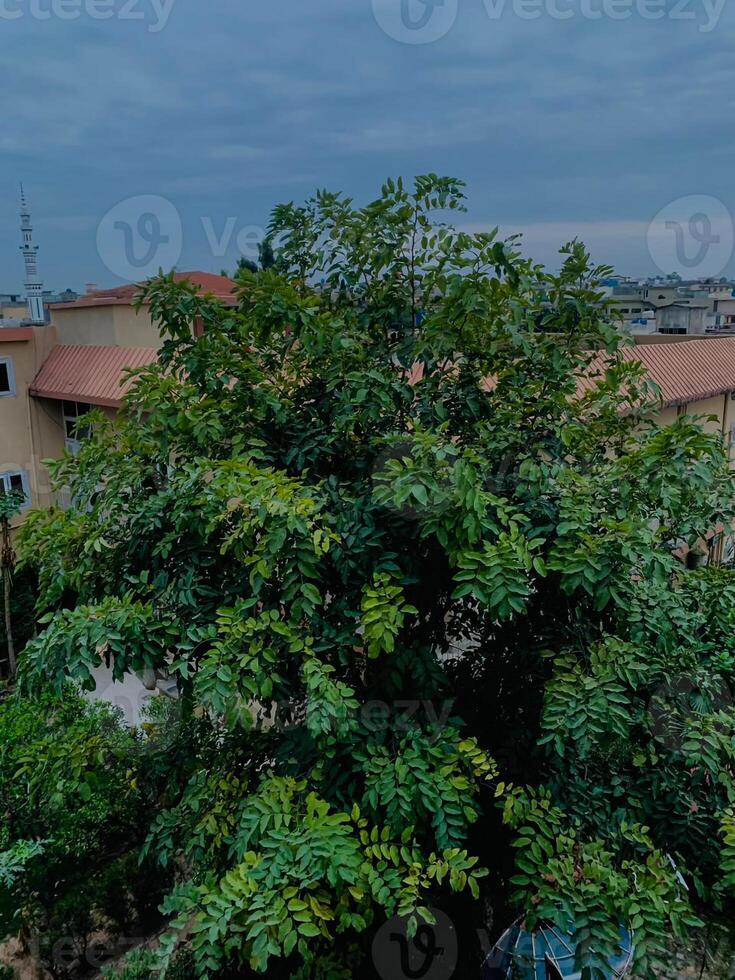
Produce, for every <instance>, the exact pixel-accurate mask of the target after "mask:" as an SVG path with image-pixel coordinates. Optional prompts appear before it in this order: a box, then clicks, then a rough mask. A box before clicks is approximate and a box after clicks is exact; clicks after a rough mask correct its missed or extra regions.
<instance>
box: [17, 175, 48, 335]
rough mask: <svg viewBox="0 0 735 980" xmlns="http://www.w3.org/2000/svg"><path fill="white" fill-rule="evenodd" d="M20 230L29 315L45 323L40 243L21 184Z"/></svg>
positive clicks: (33, 320)
mask: <svg viewBox="0 0 735 980" xmlns="http://www.w3.org/2000/svg"><path fill="white" fill-rule="evenodd" d="M20 230H21V234H22V235H23V244H22V245H21V246H20V250H21V252H22V253H23V261H24V262H25V267H26V298H27V299H28V316H29V318H30V321H31V323H45V322H46V314H45V313H44V311H43V283H42V282H41V280H40V279H39V277H38V264H37V262H36V256H37V253H38V245H34V244H33V228H32V227H31V212H30V210H29V208H28V204H27V203H26V196H25V194H24V193H23V185H22V184H21V185H20Z"/></svg>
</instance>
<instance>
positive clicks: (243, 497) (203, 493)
mask: <svg viewBox="0 0 735 980" xmlns="http://www.w3.org/2000/svg"><path fill="white" fill-rule="evenodd" d="M462 210H463V191H462V184H461V183H460V182H459V181H457V180H454V179H451V178H440V177H437V176H434V175H429V176H425V177H419V178H417V179H416V181H415V184H414V185H413V186H411V187H409V186H407V185H406V184H404V183H403V182H401V181H397V182H394V181H390V180H389V181H388V182H387V183H386V184H385V186H384V187H383V188H382V192H381V195H380V197H379V198H378V199H377V200H376V201H375V202H373V203H371V204H369V205H368V206H366V207H357V206H356V205H354V204H353V202H352V201H351V200H349V199H346V198H344V197H342V196H340V195H336V194H331V193H327V192H321V193H319V194H318V195H317V196H316V197H315V198H314V199H312V200H310V201H308V202H307V203H306V204H305V205H303V206H296V205H294V204H288V205H283V206H280V207H278V208H276V209H275V211H274V213H273V218H272V223H271V227H270V229H269V235H270V236H272V240H273V241H274V243H275V248H276V251H277V255H278V262H277V263H276V265H275V266H274V267H273V268H270V269H266V270H261V271H258V272H256V273H253V272H250V271H248V270H243V271H242V272H241V273H240V276H239V285H240V293H239V307H238V309H237V310H235V311H233V310H229V309H224V308H223V307H221V306H220V305H219V304H218V303H217V302H215V301H214V300H213V299H211V298H206V297H200V296H198V295H197V292H196V289H195V288H194V287H193V286H190V285H188V284H186V283H177V282H174V281H173V280H172V279H171V278H166V277H162V278H161V279H159V280H157V281H155V282H153V283H151V284H150V285H148V286H147V287H146V289H145V298H146V301H147V303H148V304H149V308H150V311H151V314H152V316H153V317H154V319H155V320H156V322H157V323H158V324H159V325H160V329H161V333H162V337H163V346H162V349H161V354H160V361H159V363H158V364H157V365H154V366H152V367H150V368H147V369H145V370H142V371H140V372H139V379H138V382H137V385H136V386H135V388H134V390H133V392H132V393H131V395H130V396H129V398H128V401H127V405H126V408H125V410H124V412H123V413H122V415H121V417H120V419H119V420H117V421H114V422H111V421H104V420H103V419H102V418H100V419H98V420H97V423H96V427H95V435H94V438H93V439H92V440H91V441H89V442H88V443H87V444H85V446H84V447H83V449H82V451H81V452H80V454H79V455H78V456H77V457H76V458H73V459H72V458H71V457H67V458H66V459H65V460H63V461H62V462H61V463H59V464H58V465H57V466H56V467H55V476H56V479H57V480H58V481H59V483H60V484H61V485H70V486H71V488H72V491H73V499H74V500H75V502H76V505H75V507H73V508H72V509H71V510H69V511H67V512H65V513H61V512H59V511H56V510H52V511H48V512H44V513H37V514H34V515H33V516H32V517H31V518H30V519H29V521H28V522H27V524H26V528H25V532H24V553H25V555H26V561H27V562H29V563H31V564H33V565H34V567H35V569H36V571H37V573H38V576H39V581H40V584H41V598H40V605H41V609H42V612H43V613H44V614H45V618H44V620H43V626H44V629H43V632H42V633H41V635H40V636H39V637H38V639H37V640H35V641H33V642H32V643H31V644H30V645H29V646H28V647H27V649H26V651H25V652H24V655H23V660H22V664H21V673H22V676H23V679H24V683H26V684H27V685H33V684H34V683H36V682H38V681H39V679H43V680H44V681H47V680H51V681H53V682H54V683H57V684H62V683H63V682H64V681H65V680H66V679H67V678H72V679H74V680H76V681H78V682H80V683H81V684H83V685H87V686H89V685H90V684H91V683H92V671H93V670H94V668H95V667H96V666H97V665H99V663H100V661H101V660H104V661H107V662H108V663H110V664H111V665H112V666H113V667H114V671H115V674H116V675H117V676H122V675H124V674H125V673H127V672H129V671H140V670H143V669H147V668H155V669H158V670H163V671H166V672H167V673H168V674H169V675H170V676H172V677H173V678H175V679H176V680H177V681H178V685H179V688H180V691H181V696H182V711H183V717H182V724H181V726H180V728H179V729H178V730H177V732H176V733H175V737H176V738H177V739H178V740H179V742H180V743H183V742H184V741H185V740H189V743H188V744H190V746H191V749H190V752H189V753H188V755H186V753H182V755H183V756H184V757H185V758H186V759H187V764H186V765H182V766H180V767H179V769H178V770H177V775H176V777H175V778H172V779H171V782H170V786H169V789H168V793H167V797H166V799H165V801H164V802H165V805H164V807H163V809H162V810H161V812H160V813H159V815H158V817H157V819H156V820H155V823H154V825H153V826H152V828H151V833H150V836H149V840H148V844H147V849H148V852H149V853H151V854H156V855H157V856H158V858H159V859H160V860H161V861H162V862H163V863H164V864H165V863H168V864H169V865H171V864H174V862H175V863H176V866H177V867H179V868H181V869H185V871H182V881H181V884H180V887H178V888H177V890H176V891H175V892H174V894H173V895H172V896H171V898H170V900H169V902H168V909H169V911H171V912H172V913H173V914H174V916H175V919H176V922H177V923H178V924H179V925H180V926H181V928H182V930H183V931H182V933H181V939H182V941H188V942H189V943H190V944H191V946H192V948H193V951H194V956H195V960H196V963H197V968H198V970H199V972H200V974H201V975H202V976H211V975H213V974H215V973H216V972H217V971H218V970H221V969H224V968H225V967H227V966H231V965H233V964H235V965H237V964H243V963H248V964H250V967H251V968H252V969H254V970H256V971H265V970H266V969H268V971H269V975H273V976H276V975H281V974H279V973H277V972H276V971H278V970H280V969H283V971H284V972H283V975H284V976H293V977H325V978H326V977H351V976H353V975H359V969H360V966H359V965H360V964H361V963H365V962H367V961H369V955H370V941H371V937H372V934H373V931H374V930H375V929H376V928H377V927H379V926H380V925H381V924H382V923H383V922H384V921H385V920H386V919H387V918H390V917H392V916H394V915H400V916H402V917H404V918H405V919H406V920H407V923H408V930H409V934H410V933H411V932H413V931H415V929H416V928H417V925H418V924H419V923H420V922H421V920H422V919H430V918H431V916H432V913H431V911H430V909H431V908H432V907H433V908H439V909H443V910H445V911H450V913H451V914H454V915H455V921H459V920H458V919H457V918H456V910H457V909H459V910H461V916H462V927H463V928H464V923H465V921H466V922H467V923H469V924H470V927H471V928H470V931H471V929H472V928H475V927H482V926H483V925H489V919H488V910H489V909H492V910H493V912H494V920H495V925H494V928H496V929H497V928H498V927H500V926H502V925H504V924H505V925H508V924H509V923H510V921H511V920H512V918H513V917H514V916H515V915H518V914H524V915H527V916H528V923H529V925H530V926H533V924H534V923H535V922H537V921H538V920H540V919H551V920H554V921H556V922H557V923H559V924H560V925H564V926H565V927H571V928H573V929H574V930H575V932H576V937H577V940H578V941H579V943H580V955H581V956H584V958H585V962H586V963H587V964H588V965H590V966H591V968H592V974H591V975H593V976H595V975H597V974H596V973H595V971H596V970H597V969H598V968H600V964H601V963H602V961H603V960H604V959H605V957H606V956H607V955H609V954H610V953H611V952H612V951H613V950H614V948H615V945H616V943H617V941H618V938H619V934H620V932H619V930H620V926H621V924H622V925H626V926H627V927H629V928H631V929H632V930H633V931H634V932H635V937H636V957H637V967H636V969H637V972H638V974H639V975H641V976H652V977H653V976H655V975H656V966H655V961H656V957H657V956H659V955H661V954H663V953H664V952H665V950H666V947H667V944H668V942H669V940H670V939H671V938H672V937H676V936H680V935H684V934H685V933H686V931H687V930H688V929H690V928H692V927H694V926H695V925H696V922H697V920H698V919H706V920H707V921H708V922H717V921H720V920H725V919H727V916H728V914H729V915H731V914H732V903H731V900H732V889H733V886H734V885H735V809H733V805H734V804H735V782H734V772H733V764H734V759H735V748H734V746H735V742H734V741H733V736H734V735H735V712H734V711H733V705H732V699H731V698H730V697H728V692H729V691H730V689H731V686H732V684H733V682H734V681H735V663H734V661H733V640H732V625H733V611H734V609H735V585H734V584H733V579H732V573H731V571H730V570H729V569H714V568H712V569H710V568H707V569H704V570H702V569H700V570H687V568H686V567H685V565H684V564H683V563H682V561H681V560H680V558H678V557H676V556H675V554H674V551H675V549H678V548H681V547H682V546H686V545H690V546H693V545H694V544H695V542H696V541H697V540H698V539H699V538H701V537H702V536H706V535H707V533H708V532H710V531H712V530H713V529H717V528H720V530H721V529H722V528H725V527H729V526H730V524H731V521H732V516H733V514H732V505H733V499H734V495H733V481H732V477H731V474H730V471H729V468H728V460H727V454H726V452H725V451H724V448H723V445H722V440H721V438H720V437H719V436H716V435H711V434H707V433H705V432H704V431H703V430H702V428H701V427H699V426H698V425H697V424H696V423H695V422H694V421H692V420H690V419H688V418H680V419H679V420H678V421H677V422H676V424H674V425H671V426H669V427H666V428H660V427H658V426H657V425H655V424H654V423H653V422H651V421H649V420H648V416H649V414H650V412H649V410H650V406H651V404H652V403H653V402H654V401H655V398H656V391H655V390H654V389H653V387H652V386H651V385H650V384H649V383H648V382H647V381H646V379H645V377H644V376H643V372H642V369H641V368H640V366H637V365H634V364H631V363H629V362H627V361H625V360H624V359H623V358H621V357H620V346H621V344H622V343H623V341H622V340H621V333H620V331H619V328H618V324H617V323H616V322H615V320H614V317H613V315H612V314H611V313H610V312H609V311H608V309H607V307H606V305H605V302H604V300H603V296H602V292H601V290H600V288H599V286H598V283H599V281H600V280H601V279H602V278H605V277H607V276H609V275H610V272H611V270H610V269H608V268H594V267H592V265H591V263H590V259H589V256H588V254H587V253H586V251H585V249H584V248H583V247H582V245H580V244H579V243H577V242H573V243H570V244H569V245H567V246H565V247H564V248H563V249H562V256H563V265H562V268H561V271H560V272H558V273H554V272H550V271H547V270H544V269H543V268H542V267H540V266H538V265H535V264H534V263H533V262H531V261H530V260H528V259H526V258H524V257H523V256H522V255H521V253H520V247H519V243H518V242H517V241H516V240H513V239H512V240H509V241H502V240H499V239H498V237H497V234H496V233H494V232H488V233H474V234H469V233H466V232H463V231H461V230H457V229H456V228H454V227H452V225H451V224H448V223H446V222H447V221H448V220H449V218H451V216H452V214H453V213H458V212H461V211H462ZM195 317H201V318H202V320H203V322H204V324H205V330H204V333H203V336H201V337H199V338H195V337H193V335H192V330H191V324H192V322H193V321H194V318H195ZM599 351H606V352H607V355H608V364H607V367H606V368H603V369H602V370H601V371H600V372H599V375H598V376H597V379H596V380H597V383H596V384H594V385H592V384H589V383H587V384H582V383H581V379H587V381H589V376H590V371H591V370H592V368H591V365H592V363H593V357H594V355H595V354H596V353H597V352H599ZM487 871H489V872H490V874H489V875H487ZM453 896H454V897H453ZM458 896H459V897H458ZM456 903H460V904H456ZM462 903H463V904H462ZM462 953H463V955H464V956H465V957H466V964H465V967H463V969H462V971H461V975H462V976H470V975H477V973H476V972H475V973H474V974H473V972H472V971H473V970H474V971H477V965H476V964H477V957H478V956H479V948H478V946H477V945H476V944H473V943H472V942H470V941H469V939H467V941H465V942H463V944H462ZM473 957H474V959H475V965H474V966H473V965H472V961H473ZM279 963H280V964H282V965H280V966H279ZM370 975H372V974H370Z"/></svg>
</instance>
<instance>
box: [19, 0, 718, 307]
mask: <svg viewBox="0 0 735 980" xmlns="http://www.w3.org/2000/svg"><path fill="white" fill-rule="evenodd" d="M402 2H403V3H404V5H405V6H404V8H403V9H401V3H402ZM504 2H505V5H504V6H503V3H504ZM664 5H666V6H665V7H664ZM718 7H720V8H721V9H719V10H718ZM570 12H571V13H570ZM559 15H561V16H559ZM103 18H104V19H103ZM424 22H425V23H424ZM422 25H423V26H422ZM0 32H2V42H3V43H2V52H3V58H2V65H3V69H4V70H3V83H2V88H3V96H2V98H3V106H2V108H3V112H2V116H1V117H0V176H1V177H2V180H1V181H0V187H1V188H2V193H1V194H0V212H1V217H2V228H3V233H2V235H1V236H0V258H1V259H2V266H3V276H2V279H1V280H0V291H2V290H19V289H20V288H21V284H22V281H23V270H22V263H21V258H20V254H19V252H18V243H19V232H18V215H17V212H18V182H19V181H20V180H23V181H24V182H25V186H26V192H27V195H28V198H29V201H30V203H31V206H32V211H33V219H34V229H35V236H36V241H37V243H38V244H39V246H40V253H39V264H40V270H41V272H42V275H43V278H44V282H45V285H46V287H47V288H53V289H61V288H64V287H67V286H71V287H73V288H77V289H78V288H81V287H83V286H84V284H85V283H86V282H95V283H98V284H99V285H100V286H103V285H111V284H114V283H115V282H117V281H119V280H120V278H132V277H134V276H135V269H137V268H138V266H139V265H140V266H141V267H142V264H143V260H144V259H145V258H147V257H149V256H148V255H147V252H150V253H151V254H152V253H153V252H155V253H156V254H155V256H154V259H156V258H159V257H160V258H161V259H162V260H163V261H166V260H167V258H168V257H169V256H172V257H173V259H174V261H175V262H176V264H177V266H178V268H179V269H182V270H186V269H202V270H208V271H216V272H218V271H219V270H220V269H221V268H222V267H223V266H224V267H231V266H232V265H233V264H234V262H235V260H236V257H237V254H238V240H239V242H240V245H241V246H242V247H244V248H246V249H247V248H251V247H252V243H253V241H254V239H255V237H256V236H257V231H256V229H258V228H262V227H263V226H264V225H265V223H266V222H267V218H268V213H269V211H270V209H271V207H272V206H273V205H274V204H275V203H277V202H279V201H284V200H292V199H293V200H297V201H298V200H302V199H303V198H305V197H306V196H308V195H309V194H310V193H311V192H312V191H313V190H314V189H315V188H316V187H317V186H326V187H329V188H332V189H340V190H343V191H344V192H346V193H348V194H350V195H351V196H354V197H355V198H356V199H357V200H358V201H360V202H363V201H367V200H369V199H370V198H371V197H372V196H374V195H375V194H376V193H377V190H378V188H379V186H380V182H381V181H382V179H383V178H384V177H386V176H388V175H398V174H403V175H405V176H410V175H412V174H415V173H424V172H427V171H436V172H438V173H445V174H452V175H456V176H459V177H462V178H463V179H464V180H466V181H467V184H468V195H469V213H468V215H467V216H466V221H467V223H468V225H472V226H476V227H485V226H493V225H495V224H499V225H500V226H501V229H502V230H503V231H505V232H508V233H510V232H514V231H523V232H524V233H525V241H526V249H527V250H528V251H529V252H530V253H531V254H533V255H534V257H537V258H539V259H540V260H542V261H546V262H548V263H551V264H554V263H555V261H556V259H555V255H556V249H557V246H558V245H559V244H560V243H561V242H562V241H563V240H565V239H567V238H569V237H571V236H572V235H574V234H578V235H580V236H581V237H582V238H584V239H585V240H586V241H588V243H589V244H590V246H591V247H592V249H593V254H594V256H595V258H596V259H597V260H599V261H606V262H609V263H611V264H613V265H615V266H616V268H617V269H618V270H619V271H620V272H622V273H628V274H638V273H641V274H648V273H652V272H655V271H657V263H658V264H659V265H666V264H667V262H668V254H667V248H668V249H669V251H671V253H672V255H674V254H676V255H679V256H680V257H681V256H682V255H683V256H684V259H683V261H684V265H685V266H686V267H687V268H689V267H691V269H692V274H693V275H696V274H700V273H703V274H710V273H717V272H720V271H723V266H726V268H725V270H724V271H727V272H732V271H734V270H733V266H732V262H730V264H727V262H728V259H729V258H730V252H731V239H732V219H731V217H730V214H729V212H730V210H732V209H733V208H734V207H735V182H734V179H733V164H734V162H735V154H734V153H733V149H734V147H733V143H734V142H735V126H734V125H733V118H734V115H733V101H734V100H735V55H734V54H733V52H734V51H735V45H734V43H733V42H734V41H735V0H719V2H718V0H443V2H442V0H440V5H439V6H437V7H436V8H432V7H427V6H426V3H425V0H341V2H338V0H271V2H269V3H266V2H260V3H258V2H255V0H0ZM408 42H410V43H408ZM417 42H420V43H417ZM694 195H696V197H693V196H694ZM141 197H143V201H142V203H141V202H140V201H137V200H134V201H133V203H132V204H131V203H130V202H129V199H131V198H133V199H138V198H141ZM682 198H683V199H684V201H683V203H682V201H681V199H682ZM161 199H162V200H161ZM121 202H122V203H121ZM126 202H127V203H126ZM677 202H678V203H677ZM113 209H114V210H113ZM136 209H137V210H136ZM662 209H666V210H664V211H663V213H662V214H661V215H660V216H659V219H658V223H657V224H656V225H654V233H653V236H652V237H651V236H650V235H648V234H647V230H648V228H649V224H650V222H651V221H652V219H654V217H655V216H656V215H657V214H659V212H661V211H662ZM106 216H107V217H106ZM690 217H691V218H693V219H694V224H692V225H691V228H690V226H689V224H688V219H689V218H690ZM670 218H671V219H672V220H673V221H675V222H679V223H680V226H681V229H683V231H682V234H683V236H684V238H683V251H682V248H680V249H679V252H676V253H675V252H674V251H673V250H674V242H675V226H674V225H670V226H669V228H668V229H667V227H666V221H667V220H669V219H670ZM228 219H229V220H228ZM179 221H180V232H179V226H178V222H179ZM703 221H704V224H703V223H702V222H703ZM126 226H127V229H126ZM669 232H670V234H669ZM687 235H689V236H690V237H691V236H692V235H693V236H694V239H696V240H693V241H692V242H690V243H689V245H688V244H687ZM662 236H663V237H662ZM667 236H668V239H667V241H664V240H663V239H664V238H667ZM162 237H164V238H168V239H169V241H168V243H167V244H165V245H164V246H163V248H162V250H158V251H157V250H156V245H157V244H158V243H159V242H160V240H161V238H162ZM179 238H180V241H179ZM713 239H719V241H715V242H714V245H712V247H709V245H710V244H711V242H712V240H713ZM668 240H670V242H669V243H667V242H668ZM651 242H653V245H651ZM702 242H704V245H702ZM680 244H681V242H680ZM149 246H150V248H149ZM126 249H127V251H126ZM687 249H688V250H687ZM652 251H653V254H652ZM223 253H224V254H223ZM700 253H701V255H700ZM698 255H700V257H701V258H702V261H701V262H698V261H695V259H696V258H697V256H698ZM126 257H127V258H126ZM127 260H131V261H130V262H128V261H127ZM672 261H673V260H672ZM126 262H127V265H128V267H129V268H132V269H133V272H130V271H129V268H126ZM131 263H132V264H131ZM687 263H689V265H687Z"/></svg>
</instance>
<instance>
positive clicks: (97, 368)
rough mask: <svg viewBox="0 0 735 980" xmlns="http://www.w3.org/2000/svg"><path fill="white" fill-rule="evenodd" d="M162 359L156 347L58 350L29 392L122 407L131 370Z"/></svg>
mask: <svg viewBox="0 0 735 980" xmlns="http://www.w3.org/2000/svg"><path fill="white" fill-rule="evenodd" d="M157 358H158V351H157V350H156V348H155V347H101V346H92V345H89V346H88V345H83V344H71V345H59V346H57V347H54V348H53V350H52V351H51V353H50V354H49V356H48V357H47V358H46V360H45V361H44V363H43V366H42V367H41V370H40V371H39V372H38V374H37V375H36V378H35V380H34V382H33V384H32V385H31V386H30V388H29V391H30V394H31V395H36V396H37V397H40V398H55V399H64V400H66V401H77V402H87V403H88V404H89V405H101V406H104V407H107V408H118V407H119V406H120V405H121V404H122V400H123V398H124V397H125V395H126V394H127V393H128V391H130V389H131V387H132V385H133V382H132V381H131V380H130V379H125V380H123V374H124V372H125V370H126V369H127V368H136V367H145V366H146V365H148V364H153V363H154V362H155V361H156V360H157Z"/></svg>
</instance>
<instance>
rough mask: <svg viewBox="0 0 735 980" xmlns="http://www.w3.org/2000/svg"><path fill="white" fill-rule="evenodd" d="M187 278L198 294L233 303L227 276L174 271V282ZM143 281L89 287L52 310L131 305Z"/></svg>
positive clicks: (232, 287)
mask: <svg viewBox="0 0 735 980" xmlns="http://www.w3.org/2000/svg"><path fill="white" fill-rule="evenodd" d="M184 280H189V282H192V283H193V284H194V285H195V286H198V287H199V292H200V294H205V293H211V294H212V295H213V296H215V297H216V299H219V300H221V301H222V302H223V303H227V304H230V305H233V306H234V305H235V296H234V291H235V289H236V284H235V283H234V282H233V280H232V279H228V278H227V276H217V275H215V274H214V273H211V272H176V273H175V274H174V281H175V282H183V281H184ZM142 286H143V283H130V284H127V285H121V286H115V287H113V288H112V289H90V291H89V292H87V293H86V294H85V295H84V296H80V297H79V299H77V300H75V301H74V302H72V303H52V304H51V306H50V309H52V310H69V309H80V308H83V307H90V306H132V304H133V302H134V300H135V297H136V296H137V295H138V293H139V292H140V290H141V288H142Z"/></svg>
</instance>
